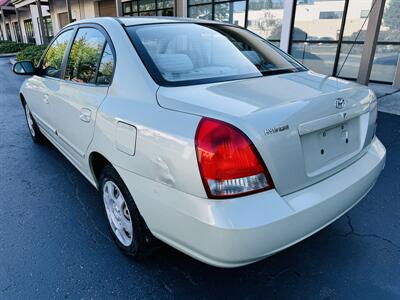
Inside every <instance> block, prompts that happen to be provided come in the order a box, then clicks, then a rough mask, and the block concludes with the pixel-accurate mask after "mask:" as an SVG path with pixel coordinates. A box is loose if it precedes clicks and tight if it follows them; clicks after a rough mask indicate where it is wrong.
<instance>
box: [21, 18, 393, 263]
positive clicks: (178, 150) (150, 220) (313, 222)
mask: <svg viewBox="0 0 400 300" xmlns="http://www.w3.org/2000/svg"><path fill="white" fill-rule="evenodd" d="M121 20H122V21H123V22H124V21H125V22H128V23H129V22H134V21H131V19H123V18H122V19H121ZM144 20H146V21H143V22H147V23H152V22H154V20H161V21H160V22H167V21H165V20H166V19H154V18H152V19H144ZM86 22H88V23H89V22H92V23H93V22H95V23H97V24H100V25H101V26H103V28H104V29H105V30H106V31H107V33H108V34H109V36H110V37H111V38H112V41H113V44H114V48H115V54H116V66H115V74H114V78H113V82H112V84H111V85H110V86H109V87H103V86H85V85H79V84H73V83H69V82H66V81H64V80H51V83H46V82H45V83H44V82H43V78H41V77H38V76H34V77H32V78H30V79H28V80H26V81H25V82H24V84H23V86H22V88H21V94H23V96H24V98H25V99H26V101H27V103H28V105H29V106H30V108H31V111H32V112H33V114H34V117H35V119H36V120H37V121H38V123H39V126H40V128H41V130H42V131H43V133H44V134H45V135H46V136H47V137H48V138H49V139H50V140H51V142H52V143H53V144H55V146H56V147H57V148H58V149H59V150H60V151H61V152H62V153H63V154H64V155H65V156H66V157H67V158H68V159H69V160H70V161H71V162H72V163H73V164H74V165H75V166H76V167H77V168H78V169H79V170H80V171H81V173H82V174H83V175H84V176H85V177H86V178H87V179H88V180H89V181H90V182H91V183H92V184H93V185H95V186H96V187H97V180H96V177H95V176H94V174H93V172H92V167H91V154H93V153H99V154H101V155H102V156H104V157H105V158H106V159H107V160H109V161H110V162H111V163H112V165H113V166H114V167H115V168H116V170H117V171H118V173H119V174H120V175H121V177H122V179H123V180H124V182H125V183H126V185H127V186H128V189H129V190H130V192H131V194H132V196H133V198H134V200H135V202H136V204H137V206H138V208H139V211H140V213H141V214H142V216H143V218H144V220H145V221H146V223H147V225H148V227H149V228H150V230H151V231H152V233H153V234H154V235H155V236H157V237H158V238H160V239H161V240H163V241H165V242H166V243H168V244H170V245H171V246H173V247H176V248H177V249H180V250H181V251H183V252H185V253H187V254H189V255H191V256H193V257H195V258H197V259H199V260H202V261H204V262H206V263H209V264H212V265H216V266H221V267H236V266H240V265H244V264H248V263H251V262H253V261H256V260H259V259H262V258H264V257H266V256H268V255H271V254H273V253H275V252H277V251H280V250H282V249H284V248H286V247H288V246H290V245H292V244H293V243H296V242H298V241H300V240H302V239H304V238H305V237H307V236H309V235H311V234H312V233H314V232H316V231H318V230H320V229H321V228H323V227H324V226H326V225H327V224H329V223H331V222H333V221H334V220H335V219H337V218H338V217H340V216H341V215H342V214H343V213H345V212H346V211H347V210H348V209H350V208H351V207H353V206H354V205H355V204H356V203H357V202H358V201H359V200H361V199H362V197H363V196H364V195H365V194H366V193H367V192H368V191H369V190H370V189H371V188H372V186H373V184H374V183H375V181H376V180H377V178H378V175H379V174H380V172H381V170H382V169H383V167H384V163H385V148H384V147H383V145H382V144H381V143H380V142H379V140H378V139H377V138H376V137H374V132H375V121H376V114H377V113H376V101H375V98H374V95H373V94H371V93H370V92H369V90H368V89H366V88H364V87H361V86H358V85H355V84H352V83H348V82H345V81H341V80H336V79H333V78H327V77H325V76H322V75H319V74H315V73H312V72H302V73H294V74H286V75H277V76H271V77H265V78H259V79H254V80H253V79H247V80H240V81H232V82H223V83H214V84H203V85H197V86H188V87H176V88H175V87H174V88H166V87H159V86H158V85H157V84H156V83H155V82H154V81H153V79H152V78H151V77H150V75H149V73H148V72H147V70H146V68H145V67H144V65H143V63H142V61H141V59H140V57H139V56H138V54H137V53H136V51H135V48H134V47H133V45H132V43H131V42H130V40H129V39H128V36H127V35H126V33H125V31H124V29H123V27H122V26H121V25H120V24H119V23H118V22H117V21H116V20H114V19H111V18H98V19H94V20H87V21H84V22H82V21H81V22H77V23H74V24H72V26H74V25H76V24H78V25H79V24H81V23H86ZM135 22H136V23H137V22H139V21H135ZM46 84H47V85H46ZM47 90H51V91H52V97H49V99H48V100H49V101H48V102H49V103H46V102H45V101H43V97H44V95H45V94H46V93H48V91H47ZM338 95H340V96H343V97H346V98H347V99H349V107H348V109H349V112H348V113H350V115H351V114H353V115H352V116H353V117H354V118H357V122H358V123H357V124H358V126H359V130H358V129H357V131H356V132H357V133H356V135H357V136H359V149H357V153H354V154H352V155H351V156H350V155H349V157H347V158H346V159H345V158H344V156H343V157H342V158H341V159H342V160H344V161H339V160H335V161H333V162H332V164H333V165H332V167H330V168H328V169H327V170H322V171H321V170H318V171H320V173H319V174H317V175H313V176H311V175H310V174H309V173H310V172H308V171H307V167H306V166H305V161H307V160H306V159H304V155H305V154H304V153H303V150H302V149H303V148H302V143H304V141H303V138H302V136H307V135H308V134H310V133H312V132H315V131H318V130H320V129H323V128H324V126H330V125H333V126H336V124H339V123H340V122H343V121H342V120H340V116H341V115H340V114H339V115H338V116H336V117H329V116H331V115H334V114H338V113H339V111H337V110H336V108H335V107H334V104H332V107H331V106H330V105H327V103H331V102H332V101H334V99H335V97H337V96H338ZM332 97H333V98H332ZM332 103H334V102H332ZM82 109H87V110H89V111H90V118H89V119H88V120H89V122H86V121H82V120H81V119H80V115H81V114H82ZM84 112H85V113H87V112H88V111H85V110H84ZM203 116H207V117H212V118H217V119H220V120H224V121H226V122H229V123H231V124H233V125H235V126H236V127H238V128H240V129H241V130H242V131H243V132H244V133H245V134H246V135H247V136H248V137H249V138H250V139H251V141H252V142H253V143H254V144H255V146H256V148H257V149H258V151H259V152H260V155H261V156H262V158H263V159H264V161H265V163H266V165H267V167H268V170H269V171H270V173H271V175H272V178H273V180H274V183H275V186H276V189H273V190H269V191H266V192H262V193H257V194H253V195H249V196H244V197H239V198H235V199H226V200H211V199H208V198H207V195H206V192H205V190H204V187H203V183H202V180H201V176H200V173H199V169H198V164H197V158H196V152H195V144H194V137H195V134H196V129H197V126H198V124H199V121H200V120H201V118H202V117H203ZM335 118H339V119H337V120H336V119H335ZM84 119H86V118H85V117H84ZM39 120H41V121H39ZM46 124H49V125H48V126H47V125H46ZM283 124H289V128H290V130H288V131H285V132H279V133H277V134H272V135H265V134H264V131H265V129H267V128H270V127H275V126H281V125H283ZM46 126H47V127H48V128H46ZM55 132H57V133H59V134H55ZM312 143H313V142H311V146H310V147H311V148H312ZM322 163H323V162H321V161H320V162H319V164H316V165H312V164H311V165H309V166H308V167H309V168H311V169H312V170H314V169H316V168H319V167H320V165H322ZM314 171H315V170H314Z"/></svg>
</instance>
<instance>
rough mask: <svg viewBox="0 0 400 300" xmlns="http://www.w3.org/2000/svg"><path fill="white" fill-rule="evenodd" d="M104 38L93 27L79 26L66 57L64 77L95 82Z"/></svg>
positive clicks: (84, 81) (82, 81)
mask: <svg viewBox="0 0 400 300" xmlns="http://www.w3.org/2000/svg"><path fill="white" fill-rule="evenodd" d="M105 42H106V39H105V37H104V35H103V34H102V33H101V32H100V31H99V30H97V29H94V28H80V29H79V30H78V33H77V34H76V36H75V40H74V43H73V44H72V48H71V51H70V53H69V57H68V63H67V68H66V71H65V79H66V80H71V81H75V82H80V83H95V82H96V72H97V68H98V66H99V62H100V58H101V54H102V51H103V47H104V44H105Z"/></svg>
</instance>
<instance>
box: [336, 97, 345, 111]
mask: <svg viewBox="0 0 400 300" xmlns="http://www.w3.org/2000/svg"><path fill="white" fill-rule="evenodd" d="M345 106H346V100H344V99H343V98H336V108H337V109H342V108H344V107H345Z"/></svg>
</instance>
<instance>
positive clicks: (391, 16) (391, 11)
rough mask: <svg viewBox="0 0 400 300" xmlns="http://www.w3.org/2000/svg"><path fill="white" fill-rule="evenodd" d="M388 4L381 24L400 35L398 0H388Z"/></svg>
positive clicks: (399, 4) (399, 6)
mask: <svg viewBox="0 0 400 300" xmlns="http://www.w3.org/2000/svg"><path fill="white" fill-rule="evenodd" d="M388 1H390V2H389V3H388V6H387V7H386V9H385V12H384V15H383V24H384V25H385V26H387V27H389V28H390V30H394V31H397V32H398V34H399V35H400V32H399V31H400V1H399V0H388Z"/></svg>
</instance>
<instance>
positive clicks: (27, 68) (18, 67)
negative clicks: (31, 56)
mask: <svg viewBox="0 0 400 300" xmlns="http://www.w3.org/2000/svg"><path fill="white" fill-rule="evenodd" d="M13 72H14V73H15V74H18V75H34V74H36V69H35V66H34V65H33V62H31V61H30V60H22V61H18V62H16V63H15V64H14V66H13Z"/></svg>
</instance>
